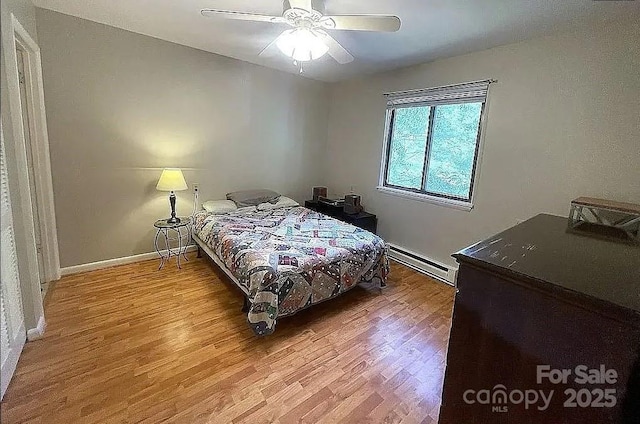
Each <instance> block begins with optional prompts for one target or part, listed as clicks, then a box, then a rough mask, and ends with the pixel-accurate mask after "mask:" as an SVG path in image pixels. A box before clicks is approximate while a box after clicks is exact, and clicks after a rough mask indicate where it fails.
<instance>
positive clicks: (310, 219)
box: [193, 206, 389, 335]
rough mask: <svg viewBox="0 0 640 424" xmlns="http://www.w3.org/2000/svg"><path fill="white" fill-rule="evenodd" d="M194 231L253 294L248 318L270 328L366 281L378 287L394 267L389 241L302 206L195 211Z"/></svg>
mask: <svg viewBox="0 0 640 424" xmlns="http://www.w3.org/2000/svg"><path fill="white" fill-rule="evenodd" d="M193 232H194V234H195V235H197V236H198V238H200V239H201V240H202V241H203V242H205V243H206V244H207V245H208V246H209V247H210V248H211V250H212V251H213V252H214V253H215V254H216V255H217V256H218V258H219V259H220V260H221V261H222V262H223V263H224V264H225V266H226V267H227V268H228V269H229V270H230V271H231V273H232V274H233V276H234V277H236V279H237V280H238V281H239V283H240V285H241V286H242V287H241V288H243V290H244V291H245V293H248V295H249V300H250V301H251V307H250V309H249V312H248V322H249V325H250V326H251V328H252V329H253V331H254V332H255V333H256V334H259V335H266V334H271V333H272V332H273V331H274V330H275V326H276V320H277V318H278V317H283V316H286V315H291V314H293V313H295V312H296V311H299V310H301V309H304V308H307V307H309V306H311V305H314V304H316V303H319V302H322V301H324V300H327V299H330V298H333V297H335V296H338V295H339V294H341V293H344V292H345V291H347V290H349V289H351V288H353V287H355V286H356V285H357V284H358V283H361V282H365V283H369V284H371V285H373V286H375V287H381V286H383V285H384V282H385V281H386V277H387V273H388V271H389V264H388V258H387V249H386V245H385V243H384V241H383V240H382V239H381V238H380V237H378V236H376V235H374V234H372V233H370V232H368V231H365V230H362V229H360V228H358V227H354V226H352V225H350V224H346V223H344V222H341V221H338V220H336V219H333V218H330V217H328V216H326V215H323V214H320V213H317V212H314V211H311V210H309V209H306V208H303V207H300V206H298V207H292V208H279V209H272V210H269V211H256V210H255V209H253V208H251V209H248V208H247V209H245V210H238V211H236V212H232V213H229V214H225V215H212V214H209V213H207V212H205V211H202V212H199V213H197V214H196V215H195V220H194V226H193Z"/></svg>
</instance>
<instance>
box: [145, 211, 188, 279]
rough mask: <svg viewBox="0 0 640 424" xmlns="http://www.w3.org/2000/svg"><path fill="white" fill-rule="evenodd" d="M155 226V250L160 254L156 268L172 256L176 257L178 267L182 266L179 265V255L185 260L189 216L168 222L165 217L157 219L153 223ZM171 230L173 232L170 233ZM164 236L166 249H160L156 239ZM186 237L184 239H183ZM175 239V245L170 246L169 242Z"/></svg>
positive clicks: (160, 267)
mask: <svg viewBox="0 0 640 424" xmlns="http://www.w3.org/2000/svg"><path fill="white" fill-rule="evenodd" d="M153 226H154V227H156V229H157V230H156V238H155V240H154V244H155V247H156V252H158V255H159V256H160V266H159V267H158V270H160V269H162V267H163V266H164V264H165V262H168V261H169V259H170V258H171V257H172V256H175V257H176V258H177V262H178V268H180V269H181V268H182V267H181V266H180V257H181V256H182V257H183V258H184V260H185V261H188V260H189V259H187V255H186V253H187V246H189V240H190V239H191V218H190V217H180V222H175V223H170V222H167V220H166V219H159V220H157V221H156V222H155V223H154V224H153ZM171 231H173V232H174V233H175V234H171ZM172 235H173V236H174V237H171V236H172ZM160 238H164V244H165V247H166V249H165V250H164V251H163V250H160V245H159V243H158V239H160ZM184 238H186V241H185V240H183V239H184ZM172 241H177V242H178V246H177V247H173V248H172V247H171V242H172Z"/></svg>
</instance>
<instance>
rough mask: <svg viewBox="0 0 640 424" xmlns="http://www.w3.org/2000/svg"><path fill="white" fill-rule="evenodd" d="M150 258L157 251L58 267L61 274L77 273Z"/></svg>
mask: <svg viewBox="0 0 640 424" xmlns="http://www.w3.org/2000/svg"><path fill="white" fill-rule="evenodd" d="M197 249H198V246H196V245H191V246H188V247H187V252H194V251H195V250H197ZM161 253H162V254H163V255H166V254H167V251H166V250H163V251H161ZM150 259H159V256H158V252H149V253H141V254H139V255H132V256H125V257H122V258H114V259H107V260H104V261H97V262H90V263H88V264H81V265H74V266H68V267H64V268H61V269H60V274H61V275H62V276H65V275H72V274H78V273H80V272H87V271H96V270H98V269H104V268H111V267H112V266H118V265H126V264H132V263H135V262H142V261H148V260H150Z"/></svg>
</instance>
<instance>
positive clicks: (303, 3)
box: [285, 0, 313, 10]
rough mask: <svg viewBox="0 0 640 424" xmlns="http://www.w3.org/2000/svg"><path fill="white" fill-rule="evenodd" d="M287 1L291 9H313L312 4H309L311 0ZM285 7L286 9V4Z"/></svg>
mask: <svg viewBox="0 0 640 424" xmlns="http://www.w3.org/2000/svg"><path fill="white" fill-rule="evenodd" d="M285 3H286V2H285ZM288 3H289V7H290V8H291V9H304V10H313V5H312V4H311V0H288ZM285 9H287V6H286V4H285Z"/></svg>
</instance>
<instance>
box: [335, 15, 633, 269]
mask: <svg viewBox="0 0 640 424" xmlns="http://www.w3.org/2000/svg"><path fill="white" fill-rule="evenodd" d="M425 42H428V40H426V41H425ZM487 78H496V79H497V80H498V83H497V84H494V85H492V86H491V88H490V92H489V98H488V99H489V100H488V103H487V106H488V114H487V118H488V121H487V127H486V132H485V144H484V152H483V156H482V163H481V169H480V176H479V181H478V185H477V188H476V189H477V192H476V196H475V207H474V209H473V210H472V211H471V212H465V211H460V210H455V209H451V208H447V207H444V206H439V205H432V204H427V203H422V202H419V201H414V200H408V199H403V198H398V197H394V196H391V195H388V194H383V193H381V192H378V191H376V189H375V187H376V185H377V182H378V175H379V170H380V160H381V157H382V142H383V132H384V116H385V100H384V98H383V95H382V94H383V93H384V92H389V91H398V90H407V89H416V88H425V87H434V86H440V85H446V84H452V83H459V82H467V81H474V80H480V79H487ZM325 174H326V175H327V179H326V183H327V184H328V186H329V188H330V191H333V192H334V193H336V194H343V193H345V192H348V191H349V189H350V187H351V186H353V187H354V190H355V192H357V193H360V194H362V196H363V203H364V204H365V207H366V209H367V210H369V211H371V212H374V213H376V214H377V215H378V219H379V227H378V228H379V233H380V234H381V235H382V236H383V237H384V238H385V239H386V240H387V241H389V242H393V243H396V244H398V245H401V246H404V247H406V248H409V249H412V250H415V251H417V252H420V253H422V254H424V255H426V256H428V257H431V258H433V259H436V260H439V261H441V262H444V263H447V264H451V265H453V264H454V263H455V261H454V260H453V258H451V257H450V255H451V254H452V253H454V252H455V251H457V250H459V249H461V248H464V247H465V246H467V245H470V244H471V243H474V242H476V241H479V240H481V239H483V238H485V237H488V236H490V235H492V234H493V233H496V232H498V231H501V230H503V229H505V228H507V227H510V226H512V225H514V224H516V222H517V220H519V219H526V218H529V217H531V216H533V215H535V214H538V213H540V212H548V213H553V214H557V215H563V216H566V215H567V214H568V210H569V202H570V201H571V200H572V199H573V198H576V197H578V196H581V195H585V196H594V197H604V198H610V199H615V200H620V201H628V202H636V203H640V23H638V22H620V23H617V24H615V25H611V26H607V27H604V28H599V29H592V30H589V31H582V32H575V33H567V34H559V35H553V36H548V37H544V38H539V39H534V40H530V41H525V42H521V43H517V44H512V45H507V46H502V47H498V48H494V49H490V50H486V51H482V52H477V53H473V54H468V55H464V56H459V57H454V58H450V59H444V60H439V61H436V62H432V63H428V64H425V65H421V66H416V67H412V68H407V69H404V70H400V71H395V72H390V73H386V74H382V75H377V76H373V77H368V78H362V79H357V80H352V81H347V82H344V83H338V84H335V85H333V86H332V97H331V111H330V118H329V135H328V156H327V162H326V167H325Z"/></svg>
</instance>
